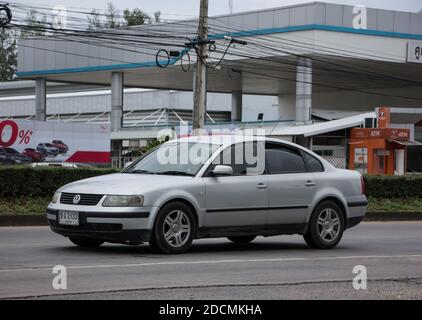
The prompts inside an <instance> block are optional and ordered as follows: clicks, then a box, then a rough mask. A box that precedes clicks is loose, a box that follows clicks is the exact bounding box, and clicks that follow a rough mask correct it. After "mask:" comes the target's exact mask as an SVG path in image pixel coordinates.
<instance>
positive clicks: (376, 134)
mask: <svg viewBox="0 0 422 320" xmlns="http://www.w3.org/2000/svg"><path fill="white" fill-rule="evenodd" d="M350 138H351V139H354V140H355V139H385V140H404V141H407V140H409V138H410V130H409V129H368V128H365V129H358V128H355V129H352V132H351V136H350Z"/></svg>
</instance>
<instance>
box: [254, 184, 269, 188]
mask: <svg viewBox="0 0 422 320" xmlns="http://www.w3.org/2000/svg"><path fill="white" fill-rule="evenodd" d="M256 188H257V189H260V190H262V189H267V188H268V186H267V185H266V184H264V183H259V184H258V185H257V186H256Z"/></svg>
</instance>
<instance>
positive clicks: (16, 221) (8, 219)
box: [0, 212, 422, 227]
mask: <svg viewBox="0 0 422 320" xmlns="http://www.w3.org/2000/svg"><path fill="white" fill-rule="evenodd" d="M364 221H385V222H387V221H422V212H368V213H367V214H366V217H365V219H364ZM47 225H48V221H47V217H46V216H45V214H28V215H6V214H3V215H2V214H0V227H25V226H47Z"/></svg>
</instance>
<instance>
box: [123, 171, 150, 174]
mask: <svg viewBox="0 0 422 320" xmlns="http://www.w3.org/2000/svg"><path fill="white" fill-rule="evenodd" d="M127 173H143V174H155V172H151V171H147V170H132V171H129V172H127Z"/></svg>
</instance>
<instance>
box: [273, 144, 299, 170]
mask: <svg viewBox="0 0 422 320" xmlns="http://www.w3.org/2000/svg"><path fill="white" fill-rule="evenodd" d="M265 158H266V164H267V168H266V172H267V173H268V174H283V173H303V172H306V166H305V162H304V160H303V158H302V155H301V153H300V152H299V150H296V149H295V148H291V147H287V146H283V145H278V144H267V145H266V150H265Z"/></svg>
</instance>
